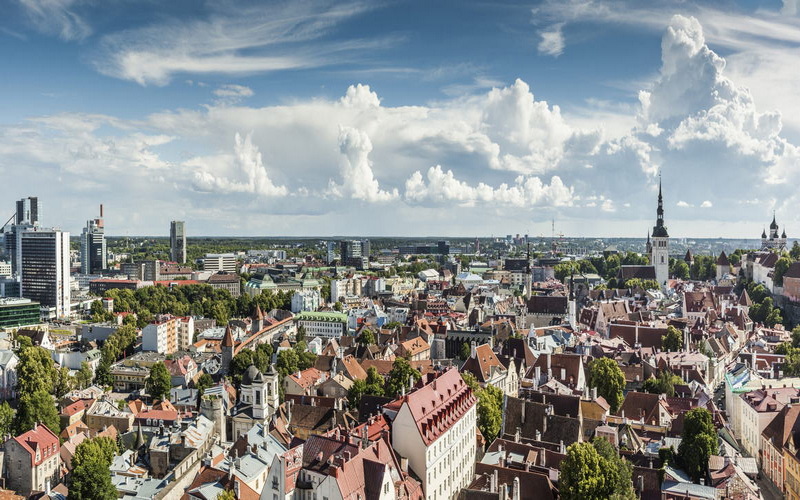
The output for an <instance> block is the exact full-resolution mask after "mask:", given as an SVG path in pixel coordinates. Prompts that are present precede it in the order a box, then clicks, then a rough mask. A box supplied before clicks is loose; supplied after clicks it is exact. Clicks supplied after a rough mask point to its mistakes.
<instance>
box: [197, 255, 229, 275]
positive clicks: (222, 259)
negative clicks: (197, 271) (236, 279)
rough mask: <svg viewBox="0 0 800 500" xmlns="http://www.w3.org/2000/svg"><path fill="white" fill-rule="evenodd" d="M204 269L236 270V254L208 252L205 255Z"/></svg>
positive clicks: (217, 270)
mask: <svg viewBox="0 0 800 500" xmlns="http://www.w3.org/2000/svg"><path fill="white" fill-rule="evenodd" d="M203 270H204V271H214V272H219V271H226V272H229V273H235V272H236V255H235V254H232V253H207V254H206V256H205V257H203Z"/></svg>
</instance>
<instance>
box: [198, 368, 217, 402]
mask: <svg viewBox="0 0 800 500" xmlns="http://www.w3.org/2000/svg"><path fill="white" fill-rule="evenodd" d="M213 385H214V379H213V378H211V375H209V374H208V373H203V374H202V375H200V377H199V378H198V379H197V384H196V386H195V387H196V389H197V397H198V398H202V397H203V393H204V392H206V389H208V388H209V387H212V386H213Z"/></svg>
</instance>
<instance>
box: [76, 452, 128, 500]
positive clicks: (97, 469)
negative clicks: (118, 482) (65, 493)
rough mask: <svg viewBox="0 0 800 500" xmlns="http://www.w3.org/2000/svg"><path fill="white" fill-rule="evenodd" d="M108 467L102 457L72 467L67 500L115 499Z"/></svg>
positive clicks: (115, 493)
mask: <svg viewBox="0 0 800 500" xmlns="http://www.w3.org/2000/svg"><path fill="white" fill-rule="evenodd" d="M81 444H83V443H81ZM78 446H79V447H80V445H78ZM73 463H74V462H73ZM110 465H111V464H110V463H108V464H106V463H105V459H104V458H103V457H91V458H90V459H88V460H85V461H83V462H81V463H80V464H79V465H77V466H74V468H73V469H72V475H71V476H70V482H69V497H68V498H69V500H114V499H116V498H117V496H118V494H117V489H116V488H115V487H114V484H113V483H112V482H111V471H110V470H109V466H110Z"/></svg>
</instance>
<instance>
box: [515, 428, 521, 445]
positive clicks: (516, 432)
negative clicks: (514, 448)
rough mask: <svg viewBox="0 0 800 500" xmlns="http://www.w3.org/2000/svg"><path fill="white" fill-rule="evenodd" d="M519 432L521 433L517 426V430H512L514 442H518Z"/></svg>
mask: <svg viewBox="0 0 800 500" xmlns="http://www.w3.org/2000/svg"><path fill="white" fill-rule="evenodd" d="M520 434H521V431H520V428H519V427H517V430H516V431H515V432H514V442H515V443H519V439H520Z"/></svg>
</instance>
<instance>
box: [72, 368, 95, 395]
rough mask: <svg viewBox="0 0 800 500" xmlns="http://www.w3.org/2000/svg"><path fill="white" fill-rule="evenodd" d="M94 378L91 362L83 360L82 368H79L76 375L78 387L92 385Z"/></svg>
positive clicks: (82, 387) (83, 387) (84, 387)
mask: <svg viewBox="0 0 800 500" xmlns="http://www.w3.org/2000/svg"><path fill="white" fill-rule="evenodd" d="M93 378H94V374H93V373H92V368H91V367H90V366H89V363H87V362H86V361H82V362H81V369H80V370H78V373H77V374H76V375H75V383H76V385H77V386H78V389H86V388H87V387H89V386H90V385H92V379H93Z"/></svg>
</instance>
